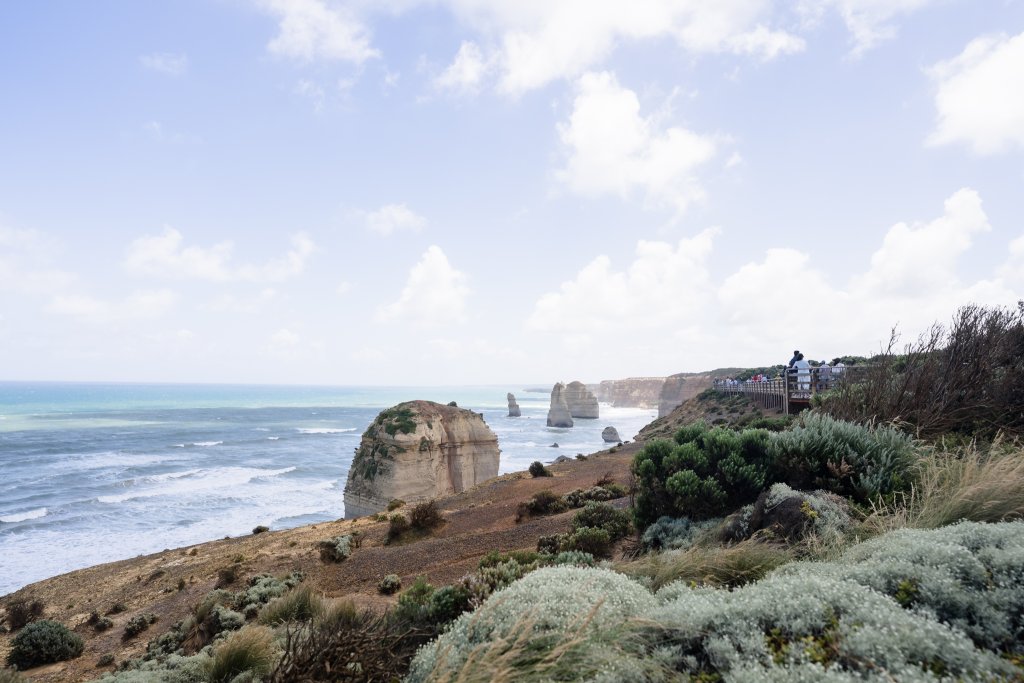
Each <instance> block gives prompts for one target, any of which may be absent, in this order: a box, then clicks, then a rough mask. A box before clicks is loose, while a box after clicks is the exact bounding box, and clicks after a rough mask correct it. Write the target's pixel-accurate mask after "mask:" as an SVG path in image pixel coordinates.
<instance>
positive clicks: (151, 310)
mask: <svg viewBox="0 0 1024 683" xmlns="http://www.w3.org/2000/svg"><path fill="white" fill-rule="evenodd" d="M177 301H178V296H177V294H175V293H174V292H173V291H171V290H169V289H156V290H139V291H136V292H133V293H132V294H130V295H129V296H128V297H126V298H124V299H122V300H120V301H110V300H107V299H98V298H96V297H93V296H90V295H88V294H67V293H65V294H56V295H54V296H53V298H52V299H51V301H50V305H49V311H50V312H51V313H57V314H59V315H66V316H70V317H72V318H76V319H78V320H80V321H82V322H86V323H93V324H102V323H111V322H121V321H130V320H145V319H155V318H159V317H160V316H162V315H163V314H164V313H166V312H167V311H168V310H169V309H170V308H172V307H173V306H174V305H175V304H176V303H177Z"/></svg>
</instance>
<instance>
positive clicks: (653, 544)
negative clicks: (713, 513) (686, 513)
mask: <svg viewBox="0 0 1024 683" xmlns="http://www.w3.org/2000/svg"><path fill="white" fill-rule="evenodd" d="M721 521H722V520H721V519H718V518H713V519H707V520H702V521H699V522H695V521H693V520H692V519H690V518H689V517H678V518H676V517H668V516H665V517H659V518H658V519H657V520H656V521H655V522H654V523H653V524H651V525H650V526H648V527H647V528H646V529H644V533H643V535H642V536H641V537H640V543H641V544H642V545H643V547H644V549H645V550H647V551H652V550H679V549H682V548H689V547H690V546H691V545H693V543H694V541H696V540H697V537H698V536H700V535H701V534H703V533H704V532H706V531H707V530H708V529H710V528H712V527H714V526H717V525H718V524H719V523H720V522H721Z"/></svg>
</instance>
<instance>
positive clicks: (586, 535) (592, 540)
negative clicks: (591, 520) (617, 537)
mask: <svg viewBox="0 0 1024 683" xmlns="http://www.w3.org/2000/svg"><path fill="white" fill-rule="evenodd" d="M558 550H559V552H563V551H566V550H579V551H581V552H585V553H590V554H591V555H593V556H594V557H608V556H609V555H611V552H612V536H611V534H609V533H608V531H607V530H606V529H599V528H595V527H589V526H584V527H579V528H577V529H575V530H573V532H572V533H570V534H565V535H564V537H561V538H560V540H559V544H558Z"/></svg>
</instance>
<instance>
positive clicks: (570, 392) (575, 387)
mask: <svg viewBox="0 0 1024 683" xmlns="http://www.w3.org/2000/svg"><path fill="white" fill-rule="evenodd" d="M565 403H566V405H568V406H569V414H570V415H572V416H573V417H575V418H582V419H584V420H596V419H597V418H598V408H597V396H594V395H593V394H592V393H590V389H587V385H586V384H584V383H583V382H569V384H568V385H566V387H565Z"/></svg>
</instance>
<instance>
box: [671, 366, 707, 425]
mask: <svg viewBox="0 0 1024 683" xmlns="http://www.w3.org/2000/svg"><path fill="white" fill-rule="evenodd" d="M711 382H712V380H711V375H710V374H695V373H685V372H684V373H680V374H678V375H671V376H670V377H666V378H665V383H664V384H663V385H662V387H661V396H660V397H659V400H658V417H665V416H666V415H668V414H669V413H671V412H672V411H673V410H675V409H676V407H677V406H679V405H681V404H682V403H683V401H688V400H690V399H691V398H693V397H694V396H696V395H697V394H699V393H700V392H702V391H704V390H705V389H707V388H709V387H710V386H711Z"/></svg>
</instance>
